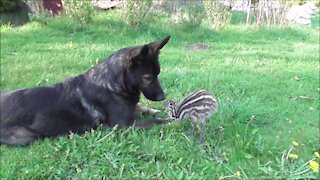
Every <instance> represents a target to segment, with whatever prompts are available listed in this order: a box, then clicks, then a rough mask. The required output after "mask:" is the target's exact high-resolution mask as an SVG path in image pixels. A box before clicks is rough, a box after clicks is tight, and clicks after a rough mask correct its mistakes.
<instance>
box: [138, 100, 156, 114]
mask: <svg viewBox="0 0 320 180" xmlns="http://www.w3.org/2000/svg"><path fill="white" fill-rule="evenodd" d="M159 112H161V111H160V110H157V109H152V108H148V107H146V106H143V105H141V104H140V103H138V104H137V106H136V115H137V114H151V115H156V114H158V113H159Z"/></svg>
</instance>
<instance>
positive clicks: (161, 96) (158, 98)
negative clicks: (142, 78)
mask: <svg viewBox="0 0 320 180" xmlns="http://www.w3.org/2000/svg"><path fill="white" fill-rule="evenodd" d="M165 98H166V97H165V95H164V93H159V94H158V95H157V101H162V100H164V99H165Z"/></svg>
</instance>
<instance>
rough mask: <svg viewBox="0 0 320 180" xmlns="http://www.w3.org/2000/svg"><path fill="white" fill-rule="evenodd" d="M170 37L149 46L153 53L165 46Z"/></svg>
mask: <svg viewBox="0 0 320 180" xmlns="http://www.w3.org/2000/svg"><path fill="white" fill-rule="evenodd" d="M169 39H170V36H167V37H165V38H164V39H162V40H159V41H155V42H152V43H150V44H149V46H150V47H152V49H153V50H154V52H156V51H159V50H160V49H161V48H162V47H163V46H164V45H166V44H167V42H168V41H169Z"/></svg>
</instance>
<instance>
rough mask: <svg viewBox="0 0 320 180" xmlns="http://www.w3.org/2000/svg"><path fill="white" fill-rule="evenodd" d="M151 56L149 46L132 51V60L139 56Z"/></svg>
mask: <svg viewBox="0 0 320 180" xmlns="http://www.w3.org/2000/svg"><path fill="white" fill-rule="evenodd" d="M148 54H149V47H148V46H147V45H143V46H139V47H136V48H134V49H133V50H131V52H130V59H135V58H136V57H138V56H141V57H144V56H147V55H148Z"/></svg>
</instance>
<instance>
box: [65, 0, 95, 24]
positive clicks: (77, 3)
mask: <svg viewBox="0 0 320 180" xmlns="http://www.w3.org/2000/svg"><path fill="white" fill-rule="evenodd" d="M64 6H65V9H66V14H67V15H69V16H70V17H71V18H72V19H74V20H75V21H76V22H77V23H79V24H80V25H84V24H87V23H89V22H91V21H92V15H93V10H94V9H93V5H92V3H91V1H90V0H67V1H64Z"/></svg>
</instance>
